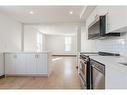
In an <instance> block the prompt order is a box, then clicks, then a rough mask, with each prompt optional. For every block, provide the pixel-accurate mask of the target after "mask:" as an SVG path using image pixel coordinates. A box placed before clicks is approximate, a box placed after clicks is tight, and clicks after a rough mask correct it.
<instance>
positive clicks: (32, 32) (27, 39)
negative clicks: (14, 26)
mask: <svg viewBox="0 0 127 95" xmlns="http://www.w3.org/2000/svg"><path fill="white" fill-rule="evenodd" d="M38 32H40V31H38V30H37V29H36V28H34V27H33V26H31V25H24V51H25V52H37V33H38ZM42 36H43V39H42V40H43V41H42V42H43V48H42V51H44V50H45V42H44V41H45V35H44V34H42Z"/></svg>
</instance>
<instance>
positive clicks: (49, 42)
mask: <svg viewBox="0 0 127 95" xmlns="http://www.w3.org/2000/svg"><path fill="white" fill-rule="evenodd" d="M64 38H65V36H64V35H46V50H48V51H52V52H53V54H54V55H55V54H56V55H57V54H61V55H64V54H75V53H76V46H77V45H76V35H73V36H72V46H71V47H72V51H70V52H65V51H64V47H65V45H64Z"/></svg>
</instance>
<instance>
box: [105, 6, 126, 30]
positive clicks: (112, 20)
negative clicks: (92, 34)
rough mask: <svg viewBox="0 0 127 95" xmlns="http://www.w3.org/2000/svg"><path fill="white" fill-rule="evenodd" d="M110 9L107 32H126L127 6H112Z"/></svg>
mask: <svg viewBox="0 0 127 95" xmlns="http://www.w3.org/2000/svg"><path fill="white" fill-rule="evenodd" d="M108 9H109V10H108V12H109V13H108V31H107V32H125V31H126V30H127V20H126V18H127V6H110V7H108Z"/></svg>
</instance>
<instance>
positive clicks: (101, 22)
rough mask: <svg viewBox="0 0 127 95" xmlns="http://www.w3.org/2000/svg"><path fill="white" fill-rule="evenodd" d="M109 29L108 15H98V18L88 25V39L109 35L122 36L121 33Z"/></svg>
mask: <svg viewBox="0 0 127 95" xmlns="http://www.w3.org/2000/svg"><path fill="white" fill-rule="evenodd" d="M106 31H107V17H106V15H102V16H97V17H96V19H95V20H94V21H93V22H92V23H91V24H90V25H89V26H88V39H96V38H100V37H107V36H120V33H118V32H117V33H115V32H112V33H111V32H110V33H106Z"/></svg>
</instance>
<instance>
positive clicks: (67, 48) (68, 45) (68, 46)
mask: <svg viewBox="0 0 127 95" xmlns="http://www.w3.org/2000/svg"><path fill="white" fill-rule="evenodd" d="M71 44H72V38H71V37H70V36H66V37H65V51H71Z"/></svg>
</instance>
